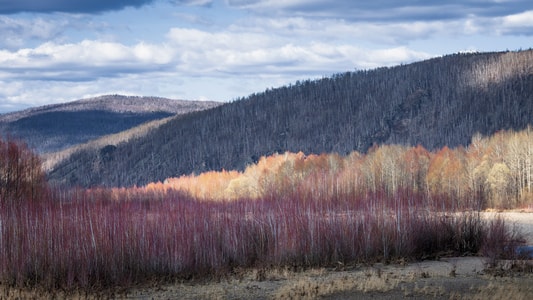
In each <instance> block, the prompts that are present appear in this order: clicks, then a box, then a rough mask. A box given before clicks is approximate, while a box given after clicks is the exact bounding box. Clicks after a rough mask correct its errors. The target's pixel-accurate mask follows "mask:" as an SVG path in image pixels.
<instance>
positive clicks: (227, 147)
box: [50, 50, 533, 186]
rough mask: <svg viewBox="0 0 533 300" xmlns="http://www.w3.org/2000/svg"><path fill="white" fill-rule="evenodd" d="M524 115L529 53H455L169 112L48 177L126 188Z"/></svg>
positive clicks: (464, 138) (442, 133) (439, 139)
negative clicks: (133, 136)
mask: <svg viewBox="0 0 533 300" xmlns="http://www.w3.org/2000/svg"><path fill="white" fill-rule="evenodd" d="M532 121H533V51H532V50H528V51H519V52H501V53H469V54H456V55H450V56H445V57H440V58H434V59H430V60H427V61H422V62H418V63H413V64H409V65H402V66H396V67H390V68H379V69H375V70H370V71H356V72H348V73H344V74H338V75H335V76H333V77H330V78H323V79H320V80H315V81H310V80H307V81H302V82H296V83H295V84H293V85H289V86H284V87H281V88H276V89H270V90H267V91H265V92H263V93H258V94H253V95H250V96H248V97H247V98H244V99H238V100H236V101H234V102H232V103H228V104H225V105H222V106H219V107H216V108H214V109H211V110H208V111H202V112H197V113H193V114H189V115H186V116H183V117H181V118H177V119H175V120H173V121H172V122H169V123H167V124H166V125H164V126H162V127H161V128H159V129H157V130H155V131H153V132H152V133H151V134H149V135H148V136H146V137H144V138H141V139H137V140H134V141H130V142H128V143H124V144H122V145H119V146H118V147H117V148H113V149H107V148H104V149H100V150H89V151H82V152H79V153H77V154H74V155H72V156H71V158H70V159H69V160H68V161H65V162H63V163H62V164H60V165H58V166H57V167H56V169H55V170H53V171H52V172H51V173H50V178H51V179H52V180H54V181H55V182H59V183H63V184H70V185H81V186H95V185H105V186H131V185H134V184H137V185H142V184H146V183H148V182H152V181H158V180H164V179H165V178H168V177H173V176H178V175H182V174H190V173H192V172H196V173H198V172H204V171H208V170H220V169H222V168H224V169H239V170H243V169H244V168H245V167H246V166H247V165H248V164H250V163H252V162H255V161H257V159H258V158H259V157H261V156H262V155H269V154H272V153H276V152H280V153H282V152H285V151H291V152H299V151H303V152H304V153H306V154H311V153H315V154H320V153H332V152H336V153H339V154H347V153H350V152H351V151H354V150H356V151H359V152H366V151H367V150H368V149H369V148H370V147H371V146H372V145H374V144H400V145H417V144H420V145H422V146H424V147H425V148H427V149H429V150H433V149H437V148H441V147H444V146H448V147H455V146H458V145H467V144H468V143H469V142H470V140H471V138H472V136H474V135H475V134H476V133H481V134H482V135H490V134H492V133H494V132H496V131H497V130H501V129H516V130H518V129H523V128H526V126H527V125H528V124H531V123H532Z"/></svg>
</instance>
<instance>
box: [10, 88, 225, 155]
mask: <svg viewBox="0 0 533 300" xmlns="http://www.w3.org/2000/svg"><path fill="white" fill-rule="evenodd" d="M219 104H220V103H217V102H208V101H186V100H171V99H166V98H159V97H135V96H121V95H106V96H100V97H96V98H88V99H82V100H77V101H72V102H68V103H61V104H52V105H47V106H41V107H35V108H30V109H26V110H23V111H18V112H14V113H9V114H3V115H0V137H1V136H6V135H11V136H13V137H15V138H18V139H22V140H24V141H25V142H27V143H28V144H29V146H30V147H31V148H34V149H36V150H37V152H39V153H41V154H42V153H48V152H53V151H58V150H61V149H64V148H67V147H70V146H73V145H76V144H79V143H84V142H87V141H89V140H92V139H95V138H98V137H101V136H103V135H108V134H112V133H117V132H121V131H124V130H127V129H129V128H132V127H134V126H137V125H139V124H142V123H144V122H148V121H151V120H157V119H162V118H165V117H168V116H173V115H175V114H183V113H188V112H191V111H197V110H202V109H208V108H211V107H214V106H217V105H219Z"/></svg>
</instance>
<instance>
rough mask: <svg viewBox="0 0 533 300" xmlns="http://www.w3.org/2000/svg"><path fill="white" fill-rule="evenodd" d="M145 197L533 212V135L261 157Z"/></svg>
mask: <svg viewBox="0 0 533 300" xmlns="http://www.w3.org/2000/svg"><path fill="white" fill-rule="evenodd" d="M128 190H130V191H134V190H135V189H115V191H116V192H119V194H120V191H122V192H125V191H128ZM140 190H141V191H144V192H150V193H151V195H152V196H153V197H155V198H163V197H164V196H163V195H164V194H165V193H166V192H169V191H173V190H180V191H184V192H187V193H188V194H189V195H190V196H192V197H194V198H197V199H206V200H212V199H214V200H228V199H244V198H254V199H259V198H276V199H284V198H287V199H291V198H294V197H303V198H306V199H315V200H318V201H319V200H320V199H341V198H343V199H344V198H349V197H354V195H368V194H376V193H378V194H379V193H385V194H386V195H387V197H392V196H393V195H396V194H398V193H403V192H408V193H420V194H422V195H424V197H425V198H426V199H440V200H439V202H438V205H441V206H442V207H441V208H442V209H465V208H468V209H472V208H474V209H486V208H499V209H509V208H523V207H528V206H529V207H532V206H533V130H532V129H531V128H530V127H528V128H527V129H525V130H523V131H519V132H514V131H500V132H498V133H496V134H494V135H492V136H490V137H482V136H481V135H479V134H477V135H475V136H474V137H473V138H472V142H471V144H470V145H469V146H468V147H466V148H465V147H457V148H454V149H451V148H448V147H444V148H442V149H439V150H434V151H428V150H427V149H425V148H424V147H422V146H420V145H419V146H416V147H407V146H398V145H382V146H379V147H378V146H376V147H373V148H371V149H370V150H369V151H368V153H366V154H361V153H358V152H352V153H350V154H349V155H346V156H341V155H338V154H321V155H313V154H311V155H305V154H304V153H302V152H299V153H289V152H286V153H283V154H274V155H271V156H268V157H261V158H260V159H259V161H258V162H257V163H255V164H252V165H250V166H248V167H247V168H246V169H245V170H244V171H243V172H237V171H219V172H215V171H210V172H205V173H202V174H199V175H188V176H182V177H178V178H169V179H167V180H165V181H164V182H159V183H151V184H148V185H146V186H145V187H143V188H141V189H140ZM126 194H127V193H124V194H123V196H122V197H124V196H125V195H126ZM162 194H163V195H162ZM117 198H118V197H117ZM428 205H429V202H428Z"/></svg>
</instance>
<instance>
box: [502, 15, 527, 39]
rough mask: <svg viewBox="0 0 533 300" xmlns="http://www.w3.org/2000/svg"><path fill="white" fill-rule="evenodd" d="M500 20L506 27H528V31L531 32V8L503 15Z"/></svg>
mask: <svg viewBox="0 0 533 300" xmlns="http://www.w3.org/2000/svg"><path fill="white" fill-rule="evenodd" d="M501 21H502V25H503V26H504V27H505V28H507V29H513V28H529V30H530V33H531V34H533V10H529V11H525V12H522V13H519V14H514V15H509V16H505V17H503V18H501Z"/></svg>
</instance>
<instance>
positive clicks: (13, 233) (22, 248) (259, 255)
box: [0, 191, 485, 289]
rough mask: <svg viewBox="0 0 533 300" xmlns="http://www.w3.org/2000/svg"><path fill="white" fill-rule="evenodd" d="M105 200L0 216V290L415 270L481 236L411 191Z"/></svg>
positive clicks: (51, 203)
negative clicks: (272, 271)
mask: <svg viewBox="0 0 533 300" xmlns="http://www.w3.org/2000/svg"><path fill="white" fill-rule="evenodd" d="M64 196H65V195H63V197H64ZM55 197H58V198H61V197H59V196H57V195H56V196H55ZM108 197H109V193H106V192H86V191H73V192H70V193H68V195H67V198H66V199H61V200H57V199H56V200H47V201H42V202H27V203H25V204H23V205H19V206H16V207H15V208H13V209H11V210H4V209H2V212H1V213H0V220H1V221H2V228H1V238H0V280H1V282H2V283H3V284H8V285H10V286H22V287H24V286H35V285H37V286H44V287H46V288H50V289H56V288H62V289H73V288H84V289H97V288H105V287H112V286H130V285H133V284H136V283H141V282H145V281H148V280H162V281H164V280H169V279H175V278H185V279H188V278H198V277H201V276H202V277H203V276H220V275H224V274H229V273H231V272H232V271H233V270H234V269H235V268H265V267H277V266H279V267H282V266H291V267H314V266H332V265H338V264H339V263H342V264H354V263H371V262H376V261H394V260H397V259H400V258H407V259H417V258H423V257H427V256H430V257H431V256H434V255H437V254H438V253H440V252H443V251H444V252H450V253H456V254H462V253H477V252H478V251H479V249H480V247H481V246H482V243H483V237H484V234H485V231H484V228H485V227H484V225H483V222H482V220H481V219H480V216H479V214H476V213H427V199H425V198H424V197H423V196H421V195H420V194H419V193H417V192H412V191H401V192H397V193H395V194H394V195H392V196H391V195H388V194H387V193H385V192H382V191H378V192H376V193H369V194H367V195H353V197H343V198H338V199H320V200H318V199H310V198H307V197H305V196H304V194H292V195H291V197H292V198H283V199H280V198H268V199H266V198H265V199H254V200H250V199H240V200H235V201H231V202H214V201H197V200H194V199H192V198H190V197H189V196H186V195H183V194H180V193H176V192H175V193H168V194H167V195H166V197H165V198H164V199H162V200H156V201H153V200H144V199H141V198H142V197H141V198H138V199H130V200H129V201H112V200H109V198H108Z"/></svg>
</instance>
